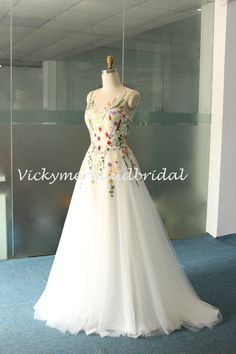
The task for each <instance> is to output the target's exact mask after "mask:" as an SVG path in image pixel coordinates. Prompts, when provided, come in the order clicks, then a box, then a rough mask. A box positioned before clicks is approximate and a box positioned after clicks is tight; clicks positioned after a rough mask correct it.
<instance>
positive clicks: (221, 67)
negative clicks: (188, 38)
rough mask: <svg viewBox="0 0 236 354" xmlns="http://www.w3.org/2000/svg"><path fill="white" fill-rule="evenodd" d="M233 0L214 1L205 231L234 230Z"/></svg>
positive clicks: (235, 51)
mask: <svg viewBox="0 0 236 354" xmlns="http://www.w3.org/2000/svg"><path fill="white" fill-rule="evenodd" d="M235 23H236V2H230V3H228V4H227V2H226V1H222V0H216V1H215V23H214V54H213V55H214V60H213V87H212V125H211V143H210V165H209V188H208V207H207V223H206V231H207V232H209V233H210V234H211V235H212V236H214V237H217V236H222V235H226V234H231V233H236V217H235V213H236V205H235V200H236V118H235V117H236V105H235V100H236V97H235V92H236V69H235V62H236V42H235V31H236V26H235Z"/></svg>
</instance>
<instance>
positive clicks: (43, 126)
mask: <svg viewBox="0 0 236 354" xmlns="http://www.w3.org/2000/svg"><path fill="white" fill-rule="evenodd" d="M3 4H4V5H5V10H4V6H2V9H1V10H0V11H3V12H4V11H5V12H4V13H3V14H2V15H3V16H2V19H1V24H0V25H1V26H2V31H5V32H4V33H6V36H5V37H4V38H0V44H1V61H2V62H1V64H2V67H1V68H0V69H1V71H0V73H1V74H0V75H1V79H2V80H1V86H2V90H1V94H0V100H1V103H2V105H1V127H2V129H1V141H0V144H1V148H2V151H4V154H3V155H2V156H3V157H1V161H0V171H1V173H2V175H5V176H6V181H8V182H5V181H3V182H1V186H2V189H1V193H3V195H4V194H5V197H6V210H5V214H4V202H3V204H2V205H3V207H2V209H1V218H2V220H5V223H6V227H7V230H6V232H5V236H1V249H2V250H3V249H4V239H5V245H6V253H7V254H8V258H10V257H25V256H36V255H46V254H53V253H55V250H56V248H57V245H58V242H59V238H60V234H61V231H62V227H63V224H64V220H65V217H66V213H67V210H68V207H69V204H70V198H71V195H72V192H73V188H74V185H75V180H66V181H65V180H58V179H57V180H56V181H53V177H51V178H50V179H48V180H47V173H48V174H49V175H51V176H52V173H60V172H67V173H68V172H71V173H72V174H73V175H74V174H75V173H76V172H78V171H79V168H80V165H81V162H82V159H83V157H84V154H85V152H86V150H87V148H88V146H89V143H90V139H89V134H88V130H87V128H86V126H85V123H84V110H85V107H86V96H87V93H88V92H89V91H91V90H94V89H96V88H98V87H101V75H100V73H101V70H102V69H104V68H105V66H106V61H105V60H106V56H107V55H112V56H113V57H114V67H116V68H117V69H118V71H119V74H120V78H121V80H122V81H123V84H124V85H125V86H128V87H130V88H133V89H137V90H138V91H139V92H140V93H141V96H142V101H141V104H140V106H139V108H138V110H137V113H136V115H135V117H134V120H133V125H132V128H131V131H130V136H129V143H130V144H129V145H130V147H131V149H132V150H133V152H134V153H135V155H136V157H137V159H138V161H139V163H140V166H141V169H142V172H143V173H145V172H150V171H154V170H156V171H157V172H162V171H164V170H163V169H166V172H167V174H168V173H169V172H171V171H172V172H175V171H176V172H180V170H181V168H182V169H184V174H187V178H186V179H185V180H184V181H180V180H176V181H175V180H172V181H169V180H166V181H163V180H162V181H158V182H157V181H152V180H151V179H150V178H147V180H146V184H147V187H148V189H149V191H150V193H151V195H152V197H153V200H154V203H155V205H156V207H157V209H158V211H159V212H160V214H161V217H162V219H163V222H164V224H165V226H166V228H167V231H168V233H169V236H170V238H172V239H173V238H183V237H197V236H199V235H200V234H202V233H204V231H205V218H206V198H207V180H208V155H209V129H210V108H211V102H210V97H211V70H209V68H211V61H212V33H213V3H212V2H206V1H204V5H202V7H199V3H198V2H189V1H182V2H181V3H180V2H179V1H177V0H176V1H166V2H161V3H160V2H157V1H152V0H130V1H128V0H127V1H122V2H115V1H113V0H101V1H99V2H98V1H95V0H82V1H78V0H50V1H47V0H44V1H40V2H38V1H36V0H18V1H14V0H13V2H12V8H9V2H8V1H7V0H5V1H4V0H3ZM11 14H12V16H11ZM205 23H207V26H205ZM10 34H12V37H11V36H10ZM10 39H11V41H10ZM10 43H12V45H10ZM4 45H5V47H4ZM11 54H12V55H11ZM11 62H12V65H11ZM11 78H12V80H11ZM8 93H10V94H8ZM11 177H12V178H11ZM11 188H13V193H12V194H11V193H10V192H11ZM7 198H8V202H7ZM7 203H8V204H7ZM12 215H13V217H12ZM13 227H14V230H13ZM1 235H4V232H3V233H1ZM4 237H5V238H4ZM2 240H3V241H2ZM6 240H7V241H6ZM3 252H4V251H3ZM2 258H4V257H2Z"/></svg>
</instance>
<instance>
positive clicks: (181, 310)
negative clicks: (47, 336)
mask: <svg viewBox="0 0 236 354" xmlns="http://www.w3.org/2000/svg"><path fill="white" fill-rule="evenodd" d="M92 151H93V150H91V146H90V147H89V149H88V151H87V153H86V155H85V157H84V160H83V162H82V165H81V168H80V172H82V171H83V172H84V171H91V166H92V167H94V166H97V165H96V163H97V162H98V161H97V160H96V159H100V155H99V154H95V153H93V154H92ZM127 152H128V153H127ZM124 155H125V156H126V157H125V158H124ZM95 160H96V161H95ZM91 161H92V163H91ZM111 161H112V163H113V162H114V161H117V162H118V164H119V168H120V170H121V172H122V171H123V172H126V171H127V161H128V163H130V164H131V165H132V166H134V165H135V166H136V168H138V169H139V171H140V168H139V166H138V162H137V160H136V158H135V156H134V154H133V152H132V150H131V149H130V148H128V151H126V154H124V152H121V151H120V150H119V149H114V150H111V151H109V153H107V154H104V158H103V166H105V167H104V168H103V170H105V171H106V172H108V167H106V166H108V165H109V163H111ZM117 162H116V164H117ZM89 166H90V167H89ZM96 168H97V167H96ZM109 171H110V170H109ZM111 190H112V192H111ZM111 193H112V194H111ZM34 318H35V319H37V320H43V321H45V324H46V325H47V326H49V327H53V328H56V329H58V330H59V331H61V332H63V333H65V332H67V331H68V332H70V333H72V334H77V333H79V332H80V331H85V333H86V334H91V333H97V334H99V335H100V336H102V337H104V336H119V335H127V336H129V337H133V338H137V337H138V336H145V337H148V336H152V335H164V334H170V333H171V332H173V331H174V330H176V329H180V328H181V326H182V327H186V328H188V329H190V330H193V331H199V330H200V329H201V328H203V327H209V328H212V327H213V326H214V325H216V324H217V323H219V322H221V321H222V320H223V316H222V314H221V312H220V310H219V309H218V308H217V307H215V306H213V305H211V304H208V303H206V302H204V301H202V300H201V299H200V298H199V296H198V295H197V293H196V291H195V289H194V288H193V286H192V285H191V283H190V281H189V279H188V278H187V276H186V274H185V273H184V271H183V269H182V268H181V265H180V262H179V260H178V258H177V255H176V253H175V251H174V248H173V246H172V244H171V242H170V240H169V238H168V235H167V233H166V230H165V228H164V226H163V224H162V221H161V218H160V216H159V214H158V212H157V211H156V208H155V205H154V203H153V201H152V198H151V196H150V194H149V192H148V189H147V187H146V185H145V182H144V180H142V179H141V180H139V181H138V182H137V181H136V180H124V179H123V180H122V179H121V180H116V181H115V183H114V186H113V187H112V186H111V183H110V182H109V180H107V179H101V178H96V179H95V181H92V180H91V179H90V178H84V179H83V180H79V179H78V180H77V181H76V184H75V187H74V190H73V194H72V198H71V203H70V206H69V209H68V212H67V216H66V219H65V223H64V226H63V230H62V234H61V238H60V242H59V245H58V248H57V252H56V255H55V257H54V261H53V264H52V267H51V270H50V273H49V277H48V281H47V284H46V287H45V289H44V291H43V293H42V294H41V296H40V298H39V299H38V301H37V302H36V304H35V305H34Z"/></svg>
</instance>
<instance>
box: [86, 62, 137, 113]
mask: <svg viewBox="0 0 236 354" xmlns="http://www.w3.org/2000/svg"><path fill="white" fill-rule="evenodd" d="M107 63H108V67H107V69H105V70H102V73H101V77H102V88H99V89H97V90H94V99H95V101H96V107H97V108H98V109H99V110H102V108H103V107H104V106H105V105H106V104H107V102H109V101H110V100H112V99H113V98H114V97H116V96H118V95H119V94H122V93H123V92H124V90H126V89H128V90H129V91H130V93H131V92H132V91H133V94H131V95H130V96H129V100H128V107H129V109H130V110H135V109H136V108H137V106H138V105H139V103H140V101H141V95H140V93H139V92H138V91H137V90H132V89H129V88H128V87H125V86H123V85H122V83H121V81H120V77H119V73H118V71H117V69H116V68H112V63H113V58H112V56H107ZM88 99H89V93H88V95H87V102H88Z"/></svg>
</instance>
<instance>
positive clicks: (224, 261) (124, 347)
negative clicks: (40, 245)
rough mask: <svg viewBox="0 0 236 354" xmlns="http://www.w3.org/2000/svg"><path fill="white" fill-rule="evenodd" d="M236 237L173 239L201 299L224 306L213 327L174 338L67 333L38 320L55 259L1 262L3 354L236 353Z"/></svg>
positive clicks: (0, 345)
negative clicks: (35, 310) (40, 300)
mask: <svg viewBox="0 0 236 354" xmlns="http://www.w3.org/2000/svg"><path fill="white" fill-rule="evenodd" d="M235 240H236V235H229V236H224V237H221V238H217V239H214V238H212V237H211V236H209V235H204V236H201V237H198V238H195V239H184V240H173V241H172V242H173V246H174V248H175V250H176V253H177V254H178V256H179V259H180V261H181V264H182V266H183V268H184V270H185V272H186V273H187V275H188V277H189V278H190V280H191V283H192V284H193V286H194V287H195V289H196V291H197V293H198V294H199V296H200V297H201V298H202V300H204V301H206V302H209V303H211V304H212V305H215V306H217V307H219V308H220V310H221V312H222V315H223V317H224V322H222V323H220V324H218V325H217V326H215V327H214V328H213V329H209V328H203V329H202V330H201V331H200V332H198V333H196V332H192V331H190V330H188V329H186V328H183V329H181V330H177V331H175V332H172V333H171V334H170V335H164V336H159V337H149V338H142V337H139V338H138V339H133V338H129V337H124V336H121V337H118V338H111V337H104V338H101V337H100V336H99V335H97V334H92V335H89V336H88V335H86V334H85V332H81V333H79V334H78V335H72V334H70V333H66V334H63V333H61V332H59V331H57V330H56V329H53V328H49V327H47V326H45V324H44V322H43V321H38V320H37V321H36V320H34V319H33V305H34V303H35V302H36V300H37V299H38V298H39V296H40V295H41V293H42V291H43V289H44V287H45V285H46V281H47V278H48V274H49V271H50V268H51V265H52V262H53V256H41V257H33V258H24V259H14V260H7V261H4V262H0V285H1V286H0V317H1V320H0V353H1V354H69V353H71V354H77V353H79V354H235V353H236V242H235Z"/></svg>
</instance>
